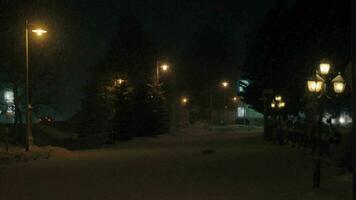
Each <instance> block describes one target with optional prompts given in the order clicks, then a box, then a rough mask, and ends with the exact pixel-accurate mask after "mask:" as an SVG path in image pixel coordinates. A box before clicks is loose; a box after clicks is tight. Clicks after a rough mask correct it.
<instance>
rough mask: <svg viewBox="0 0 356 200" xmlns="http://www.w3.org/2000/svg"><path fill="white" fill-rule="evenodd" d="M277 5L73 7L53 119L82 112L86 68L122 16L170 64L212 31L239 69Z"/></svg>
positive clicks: (135, 0) (213, 1)
mask: <svg viewBox="0 0 356 200" xmlns="http://www.w3.org/2000/svg"><path fill="white" fill-rule="evenodd" d="M276 1H277V0H269V1H265V0H250V1H245V0H241V1H238V0H234V1H223V0H206V1H191V0H170V1H169V0H167V1H163V0H152V1H143V0H130V1H113V0H112V1H109V0H108V1H104V0H102V1H88V0H75V1H74V0H73V1H71V2H70V3H69V5H68V6H69V8H70V9H72V11H73V12H74V13H75V15H76V16H77V17H78V18H76V19H74V20H73V23H76V24H74V25H75V26H78V27H79V28H78V29H76V30H77V32H76V34H75V35H73V38H74V39H73V40H72V41H74V43H73V44H71V45H72V46H73V50H72V54H71V56H70V59H69V62H68V63H69V64H68V66H65V70H64V71H63V73H62V74H61V75H60V83H61V87H60V91H59V93H58V98H56V102H55V103H54V104H55V106H53V107H54V108H56V109H55V110H54V111H52V112H54V113H53V115H54V116H55V118H56V119H58V120H62V119H66V118H68V117H70V116H71V115H73V114H74V113H75V112H76V111H77V110H79V109H80V99H81V97H82V92H81V90H82V87H83V86H84V85H85V83H86V78H87V77H88V68H89V67H90V66H92V65H94V64H95V63H96V62H97V61H98V60H99V59H101V58H103V57H104V55H105V51H106V50H107V49H108V46H109V42H110V41H111V38H112V35H113V34H114V33H115V30H116V29H117V24H118V20H119V19H120V16H125V15H133V16H136V17H137V18H138V19H139V20H140V22H141V24H142V26H143V28H144V29H145V31H146V32H148V34H149V35H150V36H151V38H152V40H153V42H154V44H155V45H156V47H157V48H158V49H160V51H161V52H165V54H166V55H169V59H171V60H176V59H179V57H180V55H182V54H183V51H184V47H185V46H188V45H189V40H190V39H191V38H192V36H193V34H194V32H195V31H196V30H197V29H198V28H199V27H201V26H203V25H210V26H213V27H214V28H216V29H218V30H219V31H221V32H223V33H224V34H227V35H228V37H231V38H233V40H232V41H233V43H234V44H233V45H232V46H233V47H234V48H233V50H232V52H229V55H230V58H229V59H230V60H234V63H239V65H242V64H243V63H244V57H245V48H246V41H247V39H248V38H249V37H253V35H254V34H255V33H256V30H257V29H258V26H259V25H260V23H261V21H262V19H263V16H264V15H265V14H266V12H267V11H268V10H269V9H271V8H272V7H273V6H274V5H275V3H276ZM288 2H289V3H292V2H294V1H293V0H289V1H288ZM237 67H238V66H237Z"/></svg>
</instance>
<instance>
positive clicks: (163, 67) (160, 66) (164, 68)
mask: <svg viewBox="0 0 356 200" xmlns="http://www.w3.org/2000/svg"><path fill="white" fill-rule="evenodd" d="M160 70H162V71H163V72H166V71H168V70H169V65H167V64H160V63H159V61H157V63H156V81H157V83H159V78H160Z"/></svg>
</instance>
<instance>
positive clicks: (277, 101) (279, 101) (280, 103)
mask: <svg viewBox="0 0 356 200" xmlns="http://www.w3.org/2000/svg"><path fill="white" fill-rule="evenodd" d="M285 106H286V102H285V101H284V100H283V98H282V96H281V95H277V96H275V97H274V98H273V100H272V102H271V109H273V110H276V112H277V110H281V109H283V108H284V107H285ZM278 126H279V128H282V127H281V120H280V116H278Z"/></svg>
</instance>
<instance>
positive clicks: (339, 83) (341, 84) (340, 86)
mask: <svg viewBox="0 0 356 200" xmlns="http://www.w3.org/2000/svg"><path fill="white" fill-rule="evenodd" d="M331 82H332V83H333V86H334V92H335V93H336V94H341V93H343V92H344V90H345V86H346V84H345V80H344V78H342V76H341V75H340V73H339V74H338V75H337V76H336V77H335V78H334V79H333V80H332V81H331Z"/></svg>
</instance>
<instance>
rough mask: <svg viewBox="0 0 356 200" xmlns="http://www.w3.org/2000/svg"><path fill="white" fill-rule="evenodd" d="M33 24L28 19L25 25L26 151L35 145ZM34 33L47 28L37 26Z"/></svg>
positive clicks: (38, 33)
mask: <svg viewBox="0 0 356 200" xmlns="http://www.w3.org/2000/svg"><path fill="white" fill-rule="evenodd" d="M30 26H33V24H29V23H28V20H26V26H25V43H26V44H25V48H26V151H30V148H31V146H32V145H33V137H32V105H31V97H30V78H29V71H30V66H29V59H30V58H29V50H28V49H29V44H28V43H29V33H28V32H29V28H30ZM31 31H32V33H35V34H36V35H37V36H39V37H40V36H42V35H43V34H45V33H47V31H46V30H44V29H42V28H36V29H32V30H31Z"/></svg>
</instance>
